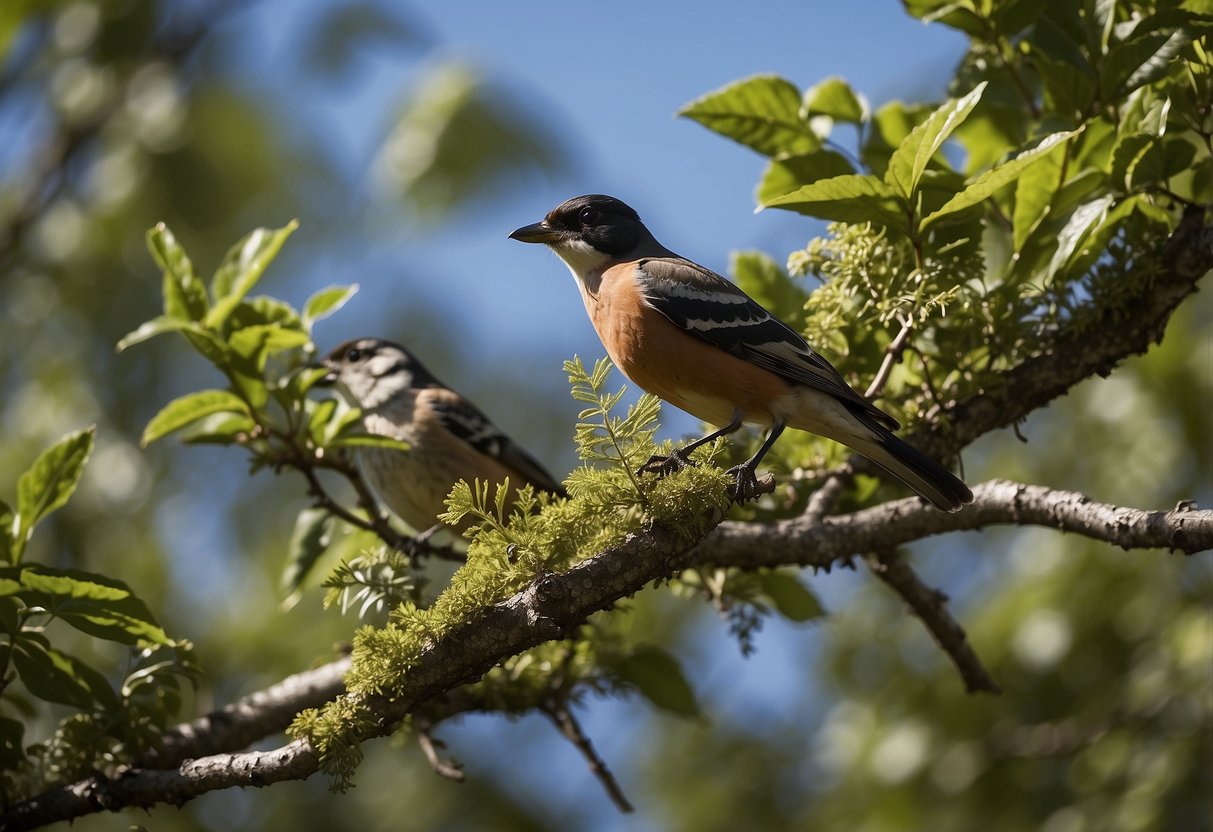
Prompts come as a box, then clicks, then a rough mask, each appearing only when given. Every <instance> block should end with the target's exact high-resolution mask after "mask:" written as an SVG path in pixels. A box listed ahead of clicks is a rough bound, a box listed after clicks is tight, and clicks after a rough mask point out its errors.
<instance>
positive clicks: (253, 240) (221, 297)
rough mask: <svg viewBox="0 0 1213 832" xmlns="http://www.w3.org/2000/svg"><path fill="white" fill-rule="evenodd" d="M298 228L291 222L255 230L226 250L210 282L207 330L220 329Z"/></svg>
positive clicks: (295, 222)
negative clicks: (210, 299)
mask: <svg viewBox="0 0 1213 832" xmlns="http://www.w3.org/2000/svg"><path fill="white" fill-rule="evenodd" d="M298 227H299V223H298V221H296V220H291V222H289V223H287V224H286V225H285V226H284V227H282V228H277V229H268V228H258V229H256V230H254V231H252V232H250V233H249V234H248V235H247V236H245V238H244V239H243V240H241V241H240V242H238V243H236V245H234V246H232V247H231V248H230V249H229V250H228V252H227V255H226V256H225V257H224V258H223V262H222V263H220V264H219V268H218V269H217V270H216V271H215V276H214V277H213V278H212V279H211V296H212V298H213V300H214V306H212V307H211V310H210V312H208V313H207V315H206V325H207V326H208V327H209V328H211V329H218V328H219V327H221V326H223V324H224V323H225V322H226V321H227V318H228V315H230V314H231V313H232V310H233V309H235V308H236V304H238V303H240V301H241V300H243V299H244V296H245V295H247V294H248V293H249V292H250V291H252V288H253V287H254V286H256V285H257V281H258V280H260V279H261V275H262V274H264V273H265V269H266V267H267V266H269V264H270V262H271V261H272V260H273V259H274V257H275V256H277V254H278V251H279V250H280V249H281V248H282V245H283V243H285V242H286V239H287V237H289V236H291V234H292V233H293V232H294V230H295V229H296V228H298Z"/></svg>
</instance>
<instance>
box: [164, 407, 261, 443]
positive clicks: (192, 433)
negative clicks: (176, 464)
mask: <svg viewBox="0 0 1213 832" xmlns="http://www.w3.org/2000/svg"><path fill="white" fill-rule="evenodd" d="M256 427H257V424H256V423H255V422H254V421H253V420H252V419H251V418H250V417H249V416H245V415H243V414H231V413H213V414H211V415H210V416H204V417H203V418H201V419H199V420H198V421H197V422H196V423H194V425H193V426H191V427H189V428H186V431H185V433H184V434H183V435H182V437H181V441H182V442H184V443H185V444H187V445H231V444H234V443H236V442H239V441H241V440H242V439H244V438H246V437H248V436H249V434H251V433H252V432H253V430H254V429H255V428H256Z"/></svg>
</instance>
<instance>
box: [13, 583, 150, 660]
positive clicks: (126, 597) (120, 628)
mask: <svg viewBox="0 0 1213 832" xmlns="http://www.w3.org/2000/svg"><path fill="white" fill-rule="evenodd" d="M0 595H5V596H13V597H17V598H20V599H21V600H22V601H23V602H25V604H26V605H28V606H31V607H33V606H38V607H43V608H44V609H46V610H47V611H48V612H49V613H50V614H52V615H54V616H56V617H58V618H60V619H62V620H63V621H65V622H66V623H68V624H71V625H72V626H73V627H75V628H76V629H78V630H80V631H82V632H84V633H88V634H89V635H92V636H96V637H97V638H102V639H106V640H107V641H117V642H121V643H123V644H137V643H140V642H152V643H157V644H167V643H169V641H170V640H169V638H168V636H166V635H165V633H164V630H162V629H161V628H160V625H158V624H157V623H156V620H155V618H154V617H153V616H152V613H151V611H150V610H149V609H148V608H147V605H146V604H144V603H143V601H141V600H140V599H139V598H138V597H136V596H135V594H134V593H133V592H131V590H130V587H128V586H127V585H126V584H125V583H123V582H122V581H119V580H116V579H114V578H109V577H106V576H105V575H97V574H94V573H92V572H83V571H80V570H77V569H56V568H53V567H49V566H42V565H40V564H32V565H29V566H22V567H14V566H8V567H0Z"/></svg>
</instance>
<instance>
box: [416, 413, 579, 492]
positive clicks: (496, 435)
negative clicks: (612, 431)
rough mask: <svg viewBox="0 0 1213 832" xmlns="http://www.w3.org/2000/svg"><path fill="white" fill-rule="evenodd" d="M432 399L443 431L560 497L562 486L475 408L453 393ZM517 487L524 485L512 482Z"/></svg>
mask: <svg viewBox="0 0 1213 832" xmlns="http://www.w3.org/2000/svg"><path fill="white" fill-rule="evenodd" d="M446 392H447V393H448V395H442V396H435V397H434V398H432V399H431V400H430V402H429V406H430V409H431V410H432V411H433V413H434V416H435V417H436V418H437V419H438V421H439V422H440V423H441V424H442V426H443V427H444V428H446V429H447V430H448V431H450V432H451V433H452V434H454V435H455V436H457V437H459V438H460V439H462V440H463V441H464V442H467V443H468V444H469V445H471V446H472V447H473V448H475V449H476V450H477V451H479V452H480V453H482V454H484V455H485V456H489V457H492V458H493V459H495V460H497V461H498V462H500V463H501V464H502V465H504V466H505V467H506V468H509V469H510V470H511V471H516V472H517V473H519V474H521V475H522V476H523V477H525V478H526V479H527V481H528V482H531V483H534V485H535V487H536V488H538V489H540V490H543V491H550V492H552V493H553V494H558V495H561V496H563V495H564V493H565V491H564V487H563V486H561V485H560V483H558V482H556V480H555V479H554V478H553V477H552V475H551V474H549V473H548V472H547V470H546V469H544V467H543V466H542V465H541V464H540V463H539V462H538V460H536V459H535V458H534V457H533V456H531V455H530V454H529V453H527V451H526V449H524V448H523V447H522V446H521V445H519V444H518V443H517V442H515V441H514V440H513V439H510V437H508V436H506V435H505V434H504V433H502V431H501V429H500V428H498V427H497V426H496V425H494V424H493V423H492V421H490V420H489V417H488V416H486V415H484V412H483V411H481V410H480V408H478V407H476V405H474V404H472V403H471V402H470V401H468V400H467V399H465V398H463V397H462V396H460V395H459V394H457V393H455V392H453V391H446ZM512 485H515V486H518V487H521V486H522V485H524V483H512Z"/></svg>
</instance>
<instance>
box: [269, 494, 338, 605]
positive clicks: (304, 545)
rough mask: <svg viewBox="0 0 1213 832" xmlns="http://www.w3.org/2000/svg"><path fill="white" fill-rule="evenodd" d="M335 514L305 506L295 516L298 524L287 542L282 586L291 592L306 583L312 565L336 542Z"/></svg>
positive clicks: (288, 593)
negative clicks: (334, 532)
mask: <svg viewBox="0 0 1213 832" xmlns="http://www.w3.org/2000/svg"><path fill="white" fill-rule="evenodd" d="M333 525H334V518H333V515H331V514H329V512H328V511H327V510H325V509H322V508H305V509H304V510H303V511H301V512H299V516H298V517H296V518H295V528H294V530H293V531H292V532H291V540H290V543H289V544H288V546H287V559H286V568H285V569H284V570H283V573H282V586H283V588H284V589H285V590H286V593H287V595H290V594H292V593H294V592H295V591H296V590H298V589H299V587H300V586H302V585H303V582H304V580H306V579H307V576H308V575H309V574H310V573H311V571H312V567H313V566H315V565H316V561H318V560H319V559H320V556H321V555H323V554H324V553H325V551H327V550H328V547H329V544H331V543H332V542H333Z"/></svg>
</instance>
